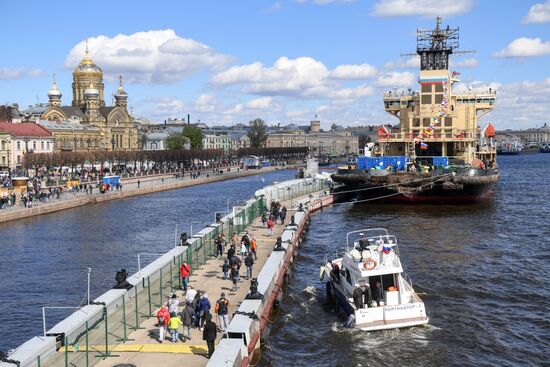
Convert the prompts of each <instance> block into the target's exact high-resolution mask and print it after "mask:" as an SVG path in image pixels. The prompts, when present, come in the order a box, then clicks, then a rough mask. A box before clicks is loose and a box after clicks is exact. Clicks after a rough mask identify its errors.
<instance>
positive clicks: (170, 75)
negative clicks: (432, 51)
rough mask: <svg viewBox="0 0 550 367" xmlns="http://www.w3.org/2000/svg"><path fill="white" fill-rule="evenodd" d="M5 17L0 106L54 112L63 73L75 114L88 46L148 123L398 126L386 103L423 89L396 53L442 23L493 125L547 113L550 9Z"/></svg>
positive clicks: (360, 2)
mask: <svg viewBox="0 0 550 367" xmlns="http://www.w3.org/2000/svg"><path fill="white" fill-rule="evenodd" d="M145 4H147V5H145ZM2 13H4V14H9V16H5V17H3V19H2V22H0V39H1V41H2V45H3V48H4V52H3V53H2V55H3V57H1V58H0V103H14V102H15V103H19V104H20V105H21V106H27V105H29V104H32V103H35V102H36V100H37V96H38V100H39V101H40V102H47V96H46V93H47V91H48V90H49V88H50V86H51V75H52V74H53V73H56V75H57V81H58V87H59V89H60V90H61V91H62V92H63V103H64V104H70V102H71V80H72V75H71V72H72V67H74V65H76V63H77V62H78V61H79V60H80V59H81V58H82V56H83V49H84V40H85V39H89V45H90V52H91V56H92V59H93V60H94V61H96V63H97V64H98V65H99V66H100V67H102V68H103V70H104V72H105V76H106V81H105V84H106V93H105V94H106V96H107V95H109V94H110V93H112V92H114V90H115V89H116V84H117V80H118V75H119V74H122V76H123V79H124V81H125V83H124V87H125V89H126V91H127V92H128V93H129V96H130V98H129V104H130V105H131V106H132V107H133V111H134V113H135V115H136V116H143V117H146V118H149V119H151V120H154V121H159V122H160V121H162V120H164V119H166V118H168V117H182V116H186V115H187V113H190V114H191V115H192V120H193V121H196V120H198V119H200V120H201V121H203V122H206V123H210V124H213V123H237V122H247V121H248V120H250V119H252V118H254V117H262V118H264V119H265V120H266V121H268V122H269V123H278V122H281V123H287V122H291V121H294V122H298V123H302V122H306V121H309V120H310V119H311V118H313V117H314V115H315V114H317V115H318V116H319V118H320V119H321V121H322V124H323V127H328V126H330V124H332V123H333V122H335V123H338V124H343V125H364V124H375V123H381V122H391V123H395V122H396V120H395V119H393V118H392V117H391V116H390V115H387V114H386V113H385V112H384V111H383V108H382V100H381V98H382V93H383V92H384V91H385V90H390V89H392V88H394V87H395V88H409V87H412V88H413V89H417V84H416V78H417V74H418V68H417V66H415V63H414V61H415V60H410V58H408V57H400V54H401V53H404V52H413V51H414V50H415V35H416V33H415V32H416V29H417V28H433V26H434V23H435V16H436V15H441V16H442V17H443V24H444V25H446V24H449V25H451V26H452V27H455V26H459V27H460V48H461V49H465V50H476V51H477V53H475V54H468V55H465V56H460V57H456V58H454V62H455V64H454V67H453V69H454V70H458V71H460V72H461V73H462V83H461V84H462V87H463V88H467V87H472V88H480V89H483V88H486V87H488V86H492V87H494V88H496V89H497V91H498V92H497V108H496V109H495V111H493V112H491V113H490V114H489V115H487V116H486V117H485V118H484V119H485V121H492V122H494V123H495V124H496V126H497V128H508V127H510V128H516V127H520V128H525V127H530V126H536V125H540V124H542V123H543V122H545V119H546V121H548V118H547V116H549V114H550V72H549V71H548V70H549V68H548V65H549V63H550V0H533V1H527V0H522V1H518V0H501V1H497V0H355V1H353V0H301V1H294V0H280V1H273V0H271V1H260V0H254V1H251V0H248V1H222V0H220V1H208V0H201V1H162V0H158V1H155V2H154V3H153V2H144V3H143V4H140V3H138V2H124V1H118V2H112V1H109V2H108V1H95V2H70V1H58V2H55V3H51V2H50V3H43V2H38V1H34V2H32V1H17V2H7V1H5V2H3V4H2ZM411 66H412V67H411ZM107 103H110V101H107Z"/></svg>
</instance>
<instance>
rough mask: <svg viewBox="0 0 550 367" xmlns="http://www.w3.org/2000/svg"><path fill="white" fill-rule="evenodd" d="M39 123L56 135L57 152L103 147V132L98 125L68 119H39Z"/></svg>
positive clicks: (55, 149)
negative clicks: (82, 123)
mask: <svg viewBox="0 0 550 367" xmlns="http://www.w3.org/2000/svg"><path fill="white" fill-rule="evenodd" d="M38 124H39V125H40V126H42V127H44V128H46V129H47V130H48V131H49V132H51V133H52V135H53V136H54V138H55V143H54V151H56V152H81V151H90V150H101V149H102V148H101V140H102V139H103V134H102V133H101V129H100V128H99V127H97V126H94V125H90V126H85V125H81V124H78V123H75V122H72V121H67V120H55V121H49V120H38ZM103 149H104V148H103Z"/></svg>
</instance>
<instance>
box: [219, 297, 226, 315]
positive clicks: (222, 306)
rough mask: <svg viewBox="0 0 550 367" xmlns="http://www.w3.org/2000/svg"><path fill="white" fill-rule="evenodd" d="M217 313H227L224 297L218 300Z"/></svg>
mask: <svg viewBox="0 0 550 367" xmlns="http://www.w3.org/2000/svg"><path fill="white" fill-rule="evenodd" d="M218 305H219V308H218V314H220V315H225V314H226V313H227V303H225V298H220V299H219V300H218Z"/></svg>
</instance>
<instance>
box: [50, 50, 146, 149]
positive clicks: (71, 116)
mask: <svg viewBox="0 0 550 367" xmlns="http://www.w3.org/2000/svg"><path fill="white" fill-rule="evenodd" d="M72 91H73V100H72V103H71V105H70V106H63V105H62V103H61V97H62V94H61V91H60V90H59V89H58V88H57V84H56V82H55V77H54V81H53V85H52V88H51V89H50V91H49V92H48V98H49V107H48V108H47V109H46V110H45V111H44V112H43V113H42V115H41V116H40V119H41V120H48V121H77V122H78V124H80V125H82V126H83V127H86V128H88V129H83V130H81V131H80V135H82V136H81V137H82V139H83V142H85V143H84V144H83V145H80V144H79V143H80V137H78V138H77V139H79V140H78V143H77V144H73V145H72V147H73V149H76V150H86V149H88V143H87V142H88V140H89V141H90V142H91V143H90V144H91V145H92V147H93V149H106V150H137V149H138V129H137V125H136V122H135V120H134V118H133V117H132V116H131V115H130V114H129V113H128V110H127V107H128V103H127V100H128V94H127V93H126V92H125V91H124V89H123V88H122V78H121V79H120V83H119V87H118V89H117V90H116V92H115V94H114V98H115V105H114V106H106V105H105V100H104V84H103V71H102V70H101V68H100V67H99V66H97V65H96V64H95V63H94V62H93V61H92V59H91V58H90V55H89V52H88V48H87V47H86V54H85V56H84V58H83V59H82V61H81V62H80V63H79V64H78V65H77V66H76V68H75V69H74V71H73V85H72ZM91 127H95V128H98V129H99V131H100V137H98V136H97V134H96V132H95V130H94V129H90V128H91ZM53 133H54V135H55V136H56V138H57V136H59V138H60V140H64V139H68V138H70V137H69V136H68V135H67V134H69V135H71V134H72V133H69V132H68V131H63V130H62V129H57V130H55V131H53ZM72 139H74V138H72ZM96 141H97V144H96ZM73 142H74V141H73ZM64 146H65V147H66V148H69V147H70V146H71V144H65V145H64Z"/></svg>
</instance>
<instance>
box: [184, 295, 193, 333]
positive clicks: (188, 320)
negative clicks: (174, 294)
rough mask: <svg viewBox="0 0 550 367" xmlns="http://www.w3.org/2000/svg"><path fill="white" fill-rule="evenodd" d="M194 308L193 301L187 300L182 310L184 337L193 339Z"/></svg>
mask: <svg viewBox="0 0 550 367" xmlns="http://www.w3.org/2000/svg"><path fill="white" fill-rule="evenodd" d="M193 315H194V310H193V307H191V302H186V303H185V306H184V307H183V310H182V311H181V323H182V324H183V333H182V334H183V339H184V340H185V339H187V340H191V325H193Z"/></svg>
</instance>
